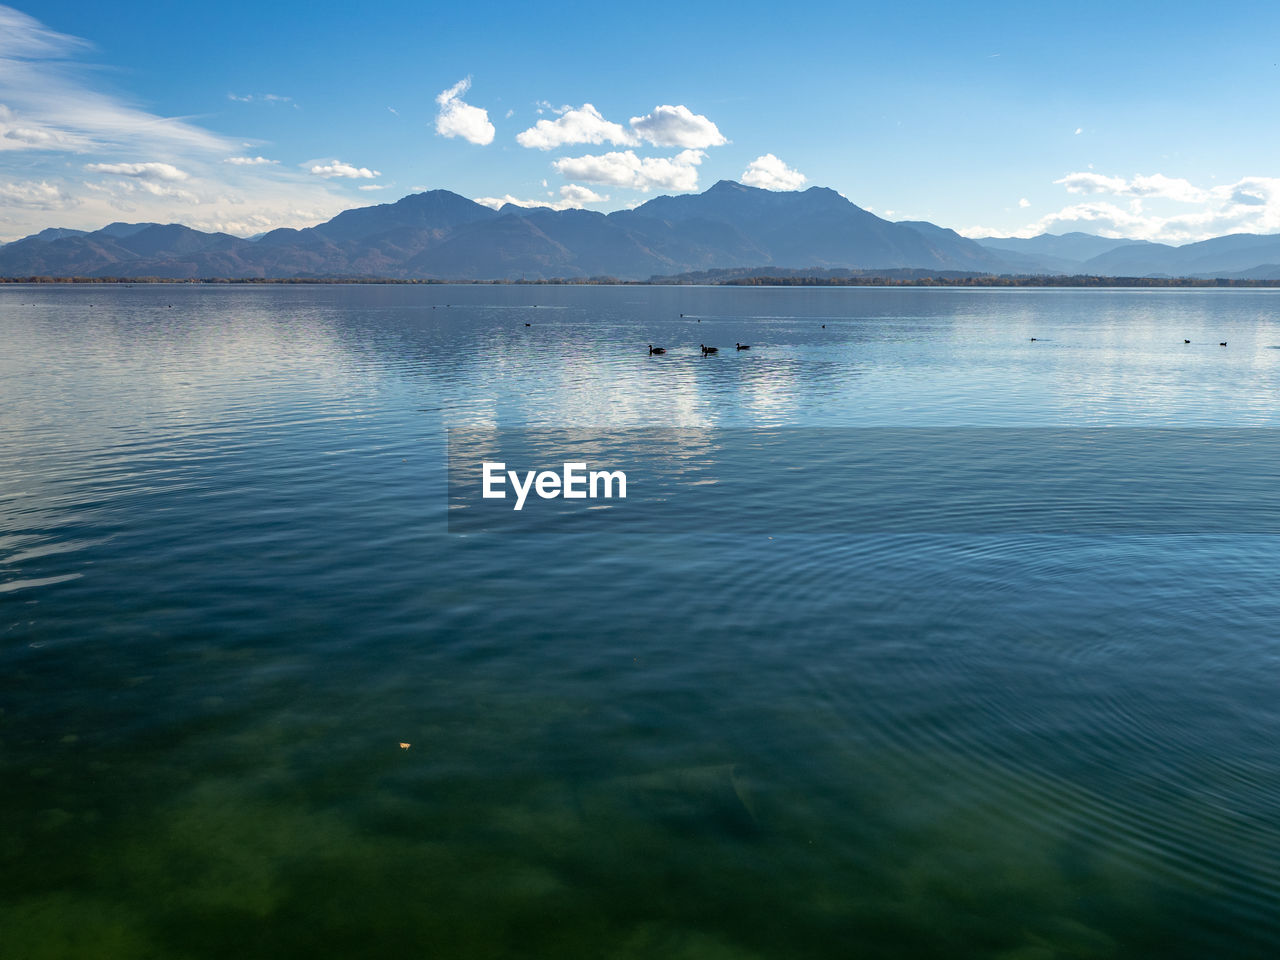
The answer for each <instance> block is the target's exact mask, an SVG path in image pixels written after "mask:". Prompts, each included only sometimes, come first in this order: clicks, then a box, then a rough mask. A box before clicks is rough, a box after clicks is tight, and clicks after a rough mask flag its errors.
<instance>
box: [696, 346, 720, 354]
mask: <svg viewBox="0 0 1280 960" xmlns="http://www.w3.org/2000/svg"><path fill="white" fill-rule="evenodd" d="M698 346H700V347H701V348H702V355H703V356H704V357H705V356H706V355H707V354H708V353H719V352H720V348H719V347H708V346H707V345H706V344H705V343H700V344H698Z"/></svg>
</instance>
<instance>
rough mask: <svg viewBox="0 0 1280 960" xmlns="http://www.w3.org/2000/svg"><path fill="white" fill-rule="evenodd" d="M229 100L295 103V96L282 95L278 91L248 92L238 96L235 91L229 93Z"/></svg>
mask: <svg viewBox="0 0 1280 960" xmlns="http://www.w3.org/2000/svg"><path fill="white" fill-rule="evenodd" d="M227 99H228V100H235V101H237V102H238V103H254V102H257V103H270V104H273V105H274V104H277V103H293V97H282V96H280V94H278V93H246V94H245V95H244V96H242V97H241V96H236V94H234V93H228V94H227Z"/></svg>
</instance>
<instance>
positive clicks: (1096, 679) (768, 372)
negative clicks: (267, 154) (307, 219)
mask: <svg viewBox="0 0 1280 960" xmlns="http://www.w3.org/2000/svg"><path fill="white" fill-rule="evenodd" d="M681 314H683V315H684V316H683V317H682V316H681ZM824 325H825V326H824ZM1032 337H1035V338H1036V340H1035V341H1034V342H1032V340H1031V338H1032ZM1184 339H1185V340H1190V341H1191V343H1190V344H1186V343H1184V342H1183V341H1184ZM736 341H742V342H747V343H751V345H752V349H751V350H750V351H749V352H747V351H742V352H739V351H736V350H734V349H732V348H733V345H734V343H735V342H736ZM1221 341H1227V342H1228V344H1229V345H1228V346H1227V347H1221V346H1219V343H1220V342H1221ZM650 343H653V344H659V345H663V346H665V347H667V348H668V351H669V352H668V353H667V355H666V356H663V357H650V356H648V353H647V345H648V344H650ZM700 343H709V344H715V345H718V346H719V347H720V348H721V353H720V354H719V355H718V356H715V357H708V358H705V359H704V358H703V357H702V356H701V354H700V351H699V350H698V345H699V344H700ZM726 348H728V349H726ZM1278 392H1280V292H1274V291H1262V290H1258V291H1254V290H1247V291H1246V290H1221V291H1218V290H1212V291H1210V290H1204V291H1200V290H1195V291H1172V290H1151V291H1137V290H1122V291H1106V290H1088V291H1084V290H965V289H896V290H882V289H870V288H854V289H834V290H831V289H829V290H789V289H724V288H720V289H713V288H690V287H686V288H647V287H594V288H591V287H582V288H566V287H508V286H504V287H491V286H466V287H445V286H430V287H406V286H389V287H378V286H310V287H286V286H271V287H261V288H251V287H214V286H208V287H206V286H188V285H163V286H138V287H133V288H126V287H105V286H81V287H54V286H34V287H28V286H0V956H3V957H5V958H9V957H13V958H23V960H28V958H46V957H77V958H79V957H120V958H140V957H162V958H205V957H210V958H212V957H225V956H228V955H235V956H239V957H245V958H249V957H299V958H304V957H305V958H309V960H313V958H317V957H343V958H349V957H358V956H359V957H395V958H403V957H450V958H452V957H464V958H469V957H490V958H498V957H556V958H575V957H582V958H619V960H621V958H642V957H643V958H648V957H661V958H676V960H693V958H714V960H720V958H725V960H727V958H743V960H746V958H825V957H833V958H834V957H839V958H844V957H854V956H856V957H867V958H886V960H888V958H904V957H911V958H932V957H938V958H948V960H954V958H967V957H991V958H1004V960H1014V958H1019V960H1032V958H1035V960H1044V958H1054V957H1076V958H1080V957H1083V958H1110V957H1114V958H1120V957H1159V958H1208V957H1213V958H1235V957H1274V956H1276V955H1277V953H1278V952H1280V753H1278V751H1277V744H1280V695H1278V694H1280V626H1278V625H1280V539H1277V537H1275V536H1273V535H1258V534H1250V533H1247V532H1237V533H1231V534H1222V535H1204V534H1201V533H1197V532H1196V527H1195V525H1194V523H1189V525H1188V530H1189V531H1190V532H1187V533H1178V532H1174V533H1169V534H1158V535H1152V534H1142V533H1134V532H1131V531H1128V530H1127V529H1126V528H1124V527H1123V526H1121V527H1118V528H1117V532H1116V533H1107V534H1098V533H1094V532H1090V533H1088V534H1080V533H1070V532H1067V533H1062V532H1058V533H1054V534H1052V535H1042V534H1040V533H1037V532H1035V531H1027V532H1020V531H1019V530H1017V529H1013V530H1004V531H1002V532H999V533H995V534H971V533H963V532H961V533H956V532H948V531H947V530H946V529H940V530H938V531H931V529H930V528H929V525H928V523H927V522H924V523H917V524H916V525H915V526H914V527H913V528H912V529H911V530H909V531H907V532H903V533H895V532H892V531H890V532H877V533H865V534H863V533H858V532H851V531H848V530H840V531H836V532H829V533H823V532H821V531H822V530H823V529H825V528H824V527H822V526H818V527H816V529H815V527H814V526H813V525H812V524H809V525H806V524H790V523H789V522H788V515H785V514H780V515H779V516H778V519H777V520H776V521H775V520H773V518H772V516H771V515H770V516H766V517H765V518H764V519H763V520H761V519H760V517H759V516H757V518H756V519H757V521H758V522H756V523H754V524H752V525H751V526H750V529H747V528H743V527H739V526H735V525H734V524H732V523H728V522H723V523H722V522H720V521H721V519H722V517H721V515H720V514H718V513H716V512H715V511H709V512H707V513H706V514H705V515H704V516H703V517H702V518H701V519H702V520H703V521H704V522H682V523H681V524H679V525H678V526H673V527H672V528H671V529H667V530H661V529H659V530H656V531H649V532H645V533H640V534H623V533H621V532H619V533H617V534H616V535H614V534H613V533H611V532H610V530H609V529H608V525H607V523H603V524H600V523H598V524H597V529H594V530H593V532H592V533H591V535H572V534H568V535H566V534H560V533H555V534H551V533H548V534H546V535H537V534H535V535H517V534H515V533H512V534H507V533H502V532H497V533H476V534H469V535H462V534H460V533H457V532H453V533H451V532H450V525H449V523H448V519H447V514H448V513H449V510H448V509H447V504H448V499H447V491H446V453H445V451H446V431H459V432H461V433H463V434H467V433H468V432H471V433H474V432H476V431H485V430H490V431H492V430H494V429H499V430H516V431H518V430H546V429H548V428H551V429H559V428H566V429H570V430H594V431H625V430H632V429H642V428H650V427H655V426H656V427H661V428H664V429H667V428H670V429H672V430H675V431H677V432H678V433H679V435H680V436H682V437H687V436H690V435H692V436H695V437H696V436H699V435H703V436H705V437H707V438H708V442H709V443H714V442H715V438H716V437H718V436H722V435H724V434H723V432H722V431H730V430H739V429H747V428H750V429H753V430H768V431H772V432H773V434H775V435H779V436H784V437H792V438H794V437H801V438H803V437H805V436H810V437H813V438H816V439H813V440H812V441H810V445H811V447H812V450H813V452H814V454H815V455H817V454H819V453H821V452H822V447H823V444H824V442H826V441H823V440H822V438H824V437H825V438H828V440H829V438H830V437H831V436H832V435H833V432H835V433H843V434H844V435H849V432H850V431H856V430H859V429H862V428H877V429H881V428H893V429H907V428H911V429H915V428H930V429H934V430H940V429H943V428H945V431H944V432H946V431H952V430H954V436H955V437H958V438H960V439H959V440H958V441H957V442H959V443H963V442H964V438H965V437H968V436H970V434H966V433H963V432H962V431H964V430H971V429H973V428H982V431H987V432H989V431H990V430H991V429H993V428H1019V429H1034V428H1046V429H1049V428H1052V429H1055V430H1058V429H1062V428H1070V429H1073V430H1076V429H1082V428H1087V429H1088V430H1092V431H1111V430H1112V429H1113V428H1114V431H1117V434H1116V435H1117V436H1122V435H1123V434H1121V433H1118V431H1124V430H1127V429H1131V428H1144V429H1145V428H1179V429H1190V430H1197V431H1202V432H1204V431H1213V430H1215V429H1219V428H1231V429H1233V430H1237V431H1238V430H1240V429H1242V428H1249V429H1253V428H1275V427H1280V416H1278V411H1280V407H1278V405H1277V400H1278V399H1280V393H1278ZM798 428H803V429H802V430H800V429H798ZM805 431H808V433H805ZM982 431H978V433H974V434H973V436H978V435H979V434H982V435H984V436H985V435H986V433H983V432H982ZM1108 435H1110V434H1108ZM1263 435H1270V430H1260V432H1259V436H1263ZM1200 449H1201V448H1197V447H1195V446H1194V445H1193V446H1192V447H1191V448H1189V452H1187V453H1185V458H1186V459H1187V460H1188V462H1189V465H1190V467H1191V468H1192V470H1193V471H1198V472H1199V473H1200V474H1205V473H1208V474H1209V475H1211V476H1218V475H1221V476H1223V477H1229V476H1231V475H1233V470H1234V464H1233V462H1232V460H1231V458H1230V457H1229V456H1225V455H1223V453H1222V450H1221V449H1220V448H1219V447H1217V446H1213V445H1207V446H1206V447H1204V448H1203V450H1202V451H1201V452H1199V453H1198V452H1197V451H1198V450H1200ZM801 452H802V453H803V449H802V451H801ZM1180 456H1182V454H1180ZM1277 467H1278V469H1280V464H1278V465H1277ZM1080 470H1081V472H1082V473H1083V474H1087V473H1088V470H1089V467H1088V465H1087V464H1081V465H1080ZM734 479H736V480H738V481H739V482H741V481H742V477H741V475H738V476H736V477H735V478H734ZM1110 479H1112V480H1118V481H1122V482H1125V481H1132V483H1133V484H1135V485H1137V487H1138V489H1139V494H1138V495H1134V496H1133V497H1132V499H1131V501H1130V502H1131V503H1132V504H1133V511H1134V517H1135V519H1142V518H1143V517H1146V516H1148V515H1154V512H1155V511H1163V512H1165V513H1167V512H1168V511H1169V510H1171V509H1177V505H1176V504H1170V503H1157V504H1150V505H1144V501H1143V498H1142V496H1141V495H1140V492H1141V484H1142V483H1143V481H1144V478H1143V477H1126V476H1119V477H1111V478H1110ZM749 481H750V483H749V485H750V486H751V487H753V488H756V489H769V488H771V487H776V488H777V489H778V490H781V491H783V492H782V494H781V496H783V497H786V496H789V495H792V494H788V492H787V491H796V490H797V488H796V487H795V486H794V485H793V486H790V487H788V485H787V484H788V482H789V478H788V475H787V472H786V467H785V466H784V465H779V464H777V463H776V462H774V461H771V460H768V459H762V460H761V461H760V462H759V463H758V465H757V466H756V467H755V468H754V472H753V473H752V474H751V475H750V478H749ZM823 489H828V490H829V488H823ZM1233 498H1239V500H1240V502H1239V504H1238V506H1239V507H1240V510H1241V511H1247V510H1248V509H1250V508H1251V507H1252V506H1256V504H1254V503H1252V502H1246V500H1248V501H1252V500H1253V499H1254V498H1252V497H1246V495H1245V494H1242V493H1239V492H1238V491H1235V492H1229V493H1224V495H1223V499H1224V500H1225V502H1226V506H1233V505H1236V500H1235V499H1233ZM819 499H820V500H821V501H822V503H823V504H825V505H827V506H828V507H829V506H830V505H831V504H832V503H838V502H839V495H838V493H836V494H831V493H830V492H827V493H823V494H822V495H821V496H820V497H819ZM1220 505H1221V504H1220ZM863 506H864V507H865V506H866V504H863ZM1237 516H1246V517H1247V516H1249V514H1248V513H1247V512H1246V513H1239V514H1237ZM694 519H695V521H697V520H698V519H699V518H698V517H696V516H695V518H694ZM775 523H776V527H775V526H774V524H775ZM404 743H407V744H409V748H408V749H402V747H401V744H404Z"/></svg>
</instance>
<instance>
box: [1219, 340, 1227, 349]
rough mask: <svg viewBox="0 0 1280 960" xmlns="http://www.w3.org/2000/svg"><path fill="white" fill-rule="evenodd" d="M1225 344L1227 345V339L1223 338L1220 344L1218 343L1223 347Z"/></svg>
mask: <svg viewBox="0 0 1280 960" xmlns="http://www.w3.org/2000/svg"><path fill="white" fill-rule="evenodd" d="M1226 345H1227V341H1225V340H1223V341H1222V342H1221V343H1220V344H1218V346H1220V347H1225V346H1226Z"/></svg>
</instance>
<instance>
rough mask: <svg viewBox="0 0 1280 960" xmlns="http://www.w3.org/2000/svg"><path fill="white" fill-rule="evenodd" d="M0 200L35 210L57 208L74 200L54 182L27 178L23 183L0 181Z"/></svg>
mask: <svg viewBox="0 0 1280 960" xmlns="http://www.w3.org/2000/svg"><path fill="white" fill-rule="evenodd" d="M0 200H3V201H4V202H5V203H6V204H13V205H14V206H18V207H27V208H30V209H35V210H57V209H60V208H62V207H66V206H69V205H71V204H72V203H73V202H74V201H72V199H71V198H70V197H68V196H67V195H66V194H65V193H63V192H62V190H61V188H59V187H58V186H57V185H56V184H52V183H49V182H48V181H46V180H38V181H35V180H28V181H26V182H23V183H14V182H9V183H4V182H3V181H0Z"/></svg>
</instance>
